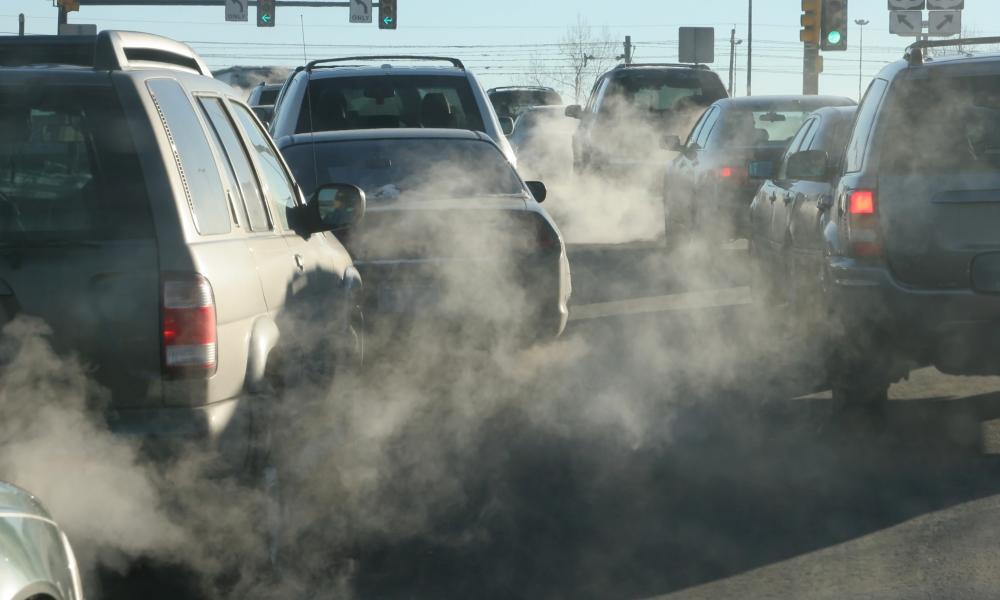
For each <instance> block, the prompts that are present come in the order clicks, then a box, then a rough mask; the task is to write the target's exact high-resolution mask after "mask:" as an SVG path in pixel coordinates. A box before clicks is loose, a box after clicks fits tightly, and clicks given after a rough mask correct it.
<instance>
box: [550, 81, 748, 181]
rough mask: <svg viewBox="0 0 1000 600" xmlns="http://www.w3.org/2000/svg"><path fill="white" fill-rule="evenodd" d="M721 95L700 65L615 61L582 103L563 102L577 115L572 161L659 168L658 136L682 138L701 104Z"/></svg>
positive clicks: (615, 168) (579, 166)
mask: <svg viewBox="0 0 1000 600" xmlns="http://www.w3.org/2000/svg"><path fill="white" fill-rule="evenodd" d="M726 97H728V94H727V93H726V88H725V87H724V86H723V85H722V81H721V80H720V79H719V76H718V75H716V74H715V73H713V72H712V71H710V70H709V69H708V67H706V66H704V65H682V64H632V65H618V66H617V67H615V68H613V69H611V70H610V71H608V72H607V73H605V74H603V75H601V76H600V77H598V78H597V82H596V83H594V87H593V89H592V90H591V92H590V98H589V99H588V100H587V105H586V106H583V107H581V106H579V105H577V104H574V105H572V106H567V107H566V116H568V117H573V118H574V119H580V126H579V127H578V128H577V131H576V134H575V135H574V136H573V166H574V168H575V170H576V171H577V172H578V173H579V172H586V171H589V170H596V171H605V172H607V171H610V172H621V171H624V172H626V173H631V172H633V170H634V169H635V168H637V167H639V168H641V167H644V166H648V167H652V168H654V169H660V168H662V166H663V164H664V162H665V160H663V159H662V158H660V157H657V156H655V155H656V154H657V153H658V151H659V149H660V145H661V142H662V140H663V138H664V137H665V136H667V135H676V136H678V137H680V138H681V139H683V138H684V137H685V136H686V135H687V133H688V131H689V130H690V129H691V126H692V125H693V124H694V122H695V121H696V120H697V119H698V117H700V116H701V113H702V112H704V110H705V108H707V107H708V106H710V105H711V104H712V103H713V102H715V101H716V100H719V99H721V98H726Z"/></svg>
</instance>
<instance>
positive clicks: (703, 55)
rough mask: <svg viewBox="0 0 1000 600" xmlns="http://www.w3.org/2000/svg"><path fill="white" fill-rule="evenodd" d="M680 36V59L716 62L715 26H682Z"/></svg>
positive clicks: (690, 61)
mask: <svg viewBox="0 0 1000 600" xmlns="http://www.w3.org/2000/svg"><path fill="white" fill-rule="evenodd" d="M678 37H679V38H680V50H679V52H678V55H677V60H678V61H680V62H682V63H711V62H715V27H680V28H679V36H678Z"/></svg>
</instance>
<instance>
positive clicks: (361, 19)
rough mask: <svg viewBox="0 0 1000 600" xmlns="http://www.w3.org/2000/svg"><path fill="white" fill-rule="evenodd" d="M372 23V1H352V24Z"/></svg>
mask: <svg viewBox="0 0 1000 600" xmlns="http://www.w3.org/2000/svg"><path fill="white" fill-rule="evenodd" d="M371 22H372V0H351V23H371Z"/></svg>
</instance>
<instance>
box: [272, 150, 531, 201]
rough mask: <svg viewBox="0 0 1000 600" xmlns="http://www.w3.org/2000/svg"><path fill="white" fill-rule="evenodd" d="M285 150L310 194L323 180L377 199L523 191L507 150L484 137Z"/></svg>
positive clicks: (500, 193) (462, 195)
mask: <svg viewBox="0 0 1000 600" xmlns="http://www.w3.org/2000/svg"><path fill="white" fill-rule="evenodd" d="M314 151H315V155H314V154H313V152H314ZM283 152H284V155H285V157H286V158H287V159H288V163H289V165H290V166H291V168H292V170H293V171H294V172H295V177H296V179H297V180H298V181H299V182H301V185H302V189H303V191H304V192H306V193H307V194H311V193H312V191H313V190H314V189H315V188H316V186H317V185H318V184H324V183H331V182H348V183H353V184H355V185H358V186H360V187H361V188H362V189H363V190H364V191H365V193H366V194H367V195H368V199H369V201H372V202H375V201H378V200H391V199H395V198H397V197H400V196H403V197H409V198H440V197H468V196H482V195H509V194H521V193H522V191H523V188H522V185H521V180H520V178H518V176H517V174H516V173H515V172H514V169H513V167H511V166H510V163H508V162H507V159H506V158H504V156H503V153H501V152H500V150H498V149H497V148H496V147H495V146H494V145H493V144H491V143H488V142H484V141H481V140H461V139H459V140H456V139H426V138H425V139H390V140H357V141H342V142H328V143H319V144H315V145H313V144H299V145H295V146H290V147H287V148H285V149H284V151H283ZM317 165H318V168H319V169H320V173H319V177H318V179H319V181H317V175H316V168H317Z"/></svg>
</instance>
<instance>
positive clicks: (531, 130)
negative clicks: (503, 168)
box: [509, 106, 577, 181]
mask: <svg viewBox="0 0 1000 600" xmlns="http://www.w3.org/2000/svg"><path fill="white" fill-rule="evenodd" d="M576 125H577V123H576V121H575V120H573V119H570V118H569V117H567V116H566V114H565V107H564V106H535V107H533V108H529V109H527V110H526V111H524V112H523V113H521V116H520V117H518V119H517V122H515V123H514V133H512V134H511V135H510V137H509V139H510V145H511V147H512V148H513V149H514V154H516V155H517V168H518V170H519V171H520V172H521V174H522V175H524V176H525V177H527V178H529V179H538V180H541V181H549V180H555V179H558V178H563V177H566V176H567V175H568V174H570V173H571V172H572V168H573V150H572V139H573V132H574V131H576Z"/></svg>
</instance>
